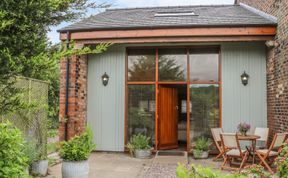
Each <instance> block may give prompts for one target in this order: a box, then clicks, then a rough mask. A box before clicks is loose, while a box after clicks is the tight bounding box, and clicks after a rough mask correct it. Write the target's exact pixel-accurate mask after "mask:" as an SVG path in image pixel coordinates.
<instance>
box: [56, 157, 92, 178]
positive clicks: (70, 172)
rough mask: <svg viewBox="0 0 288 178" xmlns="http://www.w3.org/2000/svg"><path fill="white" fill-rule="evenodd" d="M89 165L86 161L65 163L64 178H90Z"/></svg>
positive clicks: (63, 165) (63, 167)
mask: <svg viewBox="0 0 288 178" xmlns="http://www.w3.org/2000/svg"><path fill="white" fill-rule="evenodd" d="M88 174H89V163H88V160H86V161H63V162H62V177H63V178H79V177H81V178H88Z"/></svg>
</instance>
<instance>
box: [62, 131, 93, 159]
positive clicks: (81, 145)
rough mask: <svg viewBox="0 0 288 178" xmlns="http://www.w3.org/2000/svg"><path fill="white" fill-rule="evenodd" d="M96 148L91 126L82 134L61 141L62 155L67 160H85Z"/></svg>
mask: <svg viewBox="0 0 288 178" xmlns="http://www.w3.org/2000/svg"><path fill="white" fill-rule="evenodd" d="M95 148H96V145H95V144H93V133H92V130H91V128H90V127H87V128H86V130H85V132H83V133H82V134H81V135H80V136H75V137H74V138H72V139H71V140H69V141H67V142H61V147H60V156H61V157H62V158H63V159H64V160H65V161H84V160H87V159H88V157H89V155H90V153H91V152H92V151H93V150H94V149H95Z"/></svg>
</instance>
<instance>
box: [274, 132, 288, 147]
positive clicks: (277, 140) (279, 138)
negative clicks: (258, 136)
mask: <svg viewBox="0 0 288 178" xmlns="http://www.w3.org/2000/svg"><path fill="white" fill-rule="evenodd" d="M287 134H288V133H277V134H275V136H274V139H273V140H274V144H273V147H272V148H273V149H274V148H279V147H280V146H282V144H283V143H284V141H285V138H286V136H287ZM272 143H273V142H272Z"/></svg>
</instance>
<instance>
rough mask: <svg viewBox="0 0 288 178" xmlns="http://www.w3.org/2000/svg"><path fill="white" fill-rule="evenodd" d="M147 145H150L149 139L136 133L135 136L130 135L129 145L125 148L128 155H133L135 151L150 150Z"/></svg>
mask: <svg viewBox="0 0 288 178" xmlns="http://www.w3.org/2000/svg"><path fill="white" fill-rule="evenodd" d="M149 143H150V137H147V136H145V135H142V134H141V133H138V134H137V135H132V137H131V138H130V141H129V143H128V144H127V145H126V148H128V149H129V151H130V153H131V154H133V152H134V151H135V150H139V149H143V150H146V149H150V148H151V146H150V144H149Z"/></svg>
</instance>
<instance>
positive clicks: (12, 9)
mask: <svg viewBox="0 0 288 178" xmlns="http://www.w3.org/2000/svg"><path fill="white" fill-rule="evenodd" d="M102 7H107V4H96V3H91V2H90V1H89V0H2V1H1V2H0V21H1V23H0V93H1V96H0V115H3V114H5V113H8V112H11V111H14V110H16V109H19V108H21V107H22V106H23V104H22V103H21V101H20V99H19V97H18V94H19V93H20V91H19V89H17V88H15V86H14V83H15V76H17V75H21V76H25V77H31V78H36V79H40V80H46V81H48V82H49V83H50V88H49V101H50V102H49V113H50V116H51V117H56V118H57V117H58V109H57V108H58V93H59V81H58V80H59V59H60V57H61V55H67V54H68V53H65V54H64V53H63V52H61V51H60V52H59V51H58V50H55V49H58V47H57V46H56V47H52V48H51V44H50V43H49V42H48V40H47V36H46V34H47V32H48V31H49V27H50V26H52V25H58V24H60V23H61V22H63V21H71V20H76V19H78V18H81V17H83V15H84V14H85V13H86V12H87V10H88V9H89V8H102ZM106 47H107V46H106ZM85 50H86V52H87V53H89V52H93V51H89V50H87V49H85ZM85 50H82V52H83V51H85ZM100 51H101V50H100ZM74 52H75V51H74ZM78 52H80V51H78ZM94 52H95V51H94ZM56 53H58V54H56ZM72 53H73V52H71V51H70V54H72ZM51 101H52V102H51Z"/></svg>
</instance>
